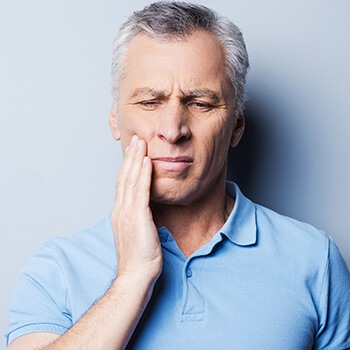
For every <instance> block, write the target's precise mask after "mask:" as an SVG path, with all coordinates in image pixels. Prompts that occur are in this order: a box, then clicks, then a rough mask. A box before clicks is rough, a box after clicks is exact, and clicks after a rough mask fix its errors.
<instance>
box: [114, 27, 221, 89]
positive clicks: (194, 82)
mask: <svg viewBox="0 0 350 350" xmlns="http://www.w3.org/2000/svg"><path fill="white" fill-rule="evenodd" d="M123 68H124V69H123V77H122V79H121V82H120V85H121V86H120V87H121V88H123V87H124V88H130V85H133V87H134V88H141V87H151V88H155V89H165V88H169V89H172V87H173V86H174V85H179V86H180V87H181V88H182V89H183V90H186V89H191V90H193V89H195V88H203V87H207V88H210V89H212V88H213V87H214V86H215V85H217V87H218V86H220V85H222V83H223V81H224V80H226V76H225V52H224V49H223V47H222V45H221V43H220V42H219V40H218V39H217V38H216V37H215V36H213V35H212V34H210V33H208V32H206V31H204V30H196V31H194V32H193V33H192V34H190V35H188V36H186V37H185V38H181V39H179V38H176V39H161V40H160V39H155V38H153V37H150V36H148V35H146V34H139V35H137V36H136V37H135V38H134V39H133V40H132V41H131V42H130V43H129V46H128V49H127V52H126V56H125V61H124V67H123Z"/></svg>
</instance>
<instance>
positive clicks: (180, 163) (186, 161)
mask: <svg viewBox="0 0 350 350" xmlns="http://www.w3.org/2000/svg"><path fill="white" fill-rule="evenodd" d="M152 164H153V165H154V166H155V167H156V168H161V169H163V170H167V171H183V170H185V169H187V168H188V167H190V166H191V165H192V164H193V159H192V158H191V157H185V156H181V157H155V158H152Z"/></svg>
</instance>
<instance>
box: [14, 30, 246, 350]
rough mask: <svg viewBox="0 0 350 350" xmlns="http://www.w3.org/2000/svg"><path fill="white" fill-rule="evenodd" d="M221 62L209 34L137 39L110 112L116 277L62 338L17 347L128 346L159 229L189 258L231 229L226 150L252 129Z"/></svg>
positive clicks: (40, 338) (34, 339) (31, 339)
mask: <svg viewBox="0 0 350 350" xmlns="http://www.w3.org/2000/svg"><path fill="white" fill-rule="evenodd" d="M223 62H224V52H223V49H222V47H221V45H220V43H219V42H218V41H217V39H215V38H214V37H213V36H211V35H210V34H208V33H207V32H204V31H196V32H194V33H193V34H192V35H190V36H189V37H187V38H186V40H177V41H163V42H160V41H157V40H154V39H152V38H150V37H147V36H145V35H138V36H137V37H136V38H134V39H133V40H132V41H131V43H130V45H129V48H128V51H127V57H126V61H125V74H124V77H123V79H122V81H121V82H120V100H119V104H118V108H117V107H116V106H115V105H113V106H112V108H111V113H110V116H109V123H110V128H111V131H112V134H113V136H114V138H115V139H116V140H121V144H122V149H123V154H124V162H123V165H122V168H121V170H120V173H119V174H118V178H117V189H116V201H115V208H114V210H113V213H112V219H111V220H112V226H113V230H114V235H115V246H116V251H117V257H118V273H117V276H116V279H115V281H114V283H113V284H112V286H111V288H110V289H109V290H108V291H107V292H106V294H105V295H104V296H103V297H102V298H101V299H100V300H99V301H98V302H97V303H95V304H94V305H93V306H92V307H91V308H90V309H89V310H88V311H87V312H86V314H85V315H84V316H83V317H82V318H81V319H80V320H79V321H78V322H77V323H76V324H75V325H74V326H73V327H72V328H71V329H70V330H68V331H67V332H66V333H65V334H64V335H62V336H58V335H55V334H52V333H32V334H28V335H25V336H22V337H20V338H18V339H16V340H15V341H13V342H12V344H11V345H10V347H9V349H10V350H21V349H30V348H33V349H34V348H35V349H107V350H108V349H124V348H125V347H126V345H127V343H128V341H129V339H130V337H131V336H132V333H133V331H134V329H135V327H136V325H137V323H138V321H139V319H140V317H141V315H142V313H143V311H144V309H145V308H146V306H147V303H148V301H149V299H150V297H151V295H152V292H153V288H154V285H155V282H156V281H157V279H158V277H159V275H160V274H161V270H162V251H161V245H160V242H159V239H158V232H157V227H159V226H163V225H165V226H166V227H167V228H168V229H169V230H170V231H171V233H172V234H173V236H174V238H175V240H176V241H177V244H178V246H179V248H180V249H181V250H182V252H183V254H184V255H185V256H186V257H188V256H189V255H191V254H192V253H193V252H194V251H195V250H197V249H198V248H199V247H201V246H202V245H203V244H205V243H206V242H207V241H208V240H209V239H210V238H211V237H212V236H213V235H214V234H215V233H216V232H217V230H218V229H219V228H220V227H221V226H222V225H223V223H224V222H225V220H226V219H227V216H228V215H229V213H230V211H231V210H232V208H233V205H234V203H233V199H232V198H230V197H228V196H226V195H225V177H226V156H227V151H228V148H229V147H230V146H231V147H235V146H236V145H237V144H238V142H239V140H240V138H241V136H242V133H243V129H244V119H243V117H242V116H241V115H235V113H234V111H235V104H234V98H233V95H232V91H231V88H230V86H229V84H228V83H227V81H226V77H225V73H224V65H223ZM184 227H186V229H187V230H186V231H184ZM188 232H193V233H191V234H188ZM106 320H108V322H106ZM115 325H118V327H116V326H115Z"/></svg>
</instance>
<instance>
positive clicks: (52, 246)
mask: <svg viewBox="0 0 350 350" xmlns="http://www.w3.org/2000/svg"><path fill="white" fill-rule="evenodd" d="M45 252H46V253H48V254H50V255H51V256H53V257H56V258H59V260H60V261H65V260H72V259H73V260H74V259H81V258H84V257H90V258H97V257H98V256H100V255H103V256H104V258H107V256H108V257H110V258H112V257H113V256H114V254H115V249H114V240H113V230H112V226H111V222H110V215H108V216H107V217H105V218H103V219H102V220H100V221H99V222H97V223H96V224H95V225H93V226H91V227H89V228H85V229H82V230H80V231H78V232H76V233H74V234H72V235H70V236H68V237H63V236H57V237H53V238H51V239H49V240H48V241H46V242H45V243H44V244H43V246H42V248H41V250H40V251H39V252H38V253H37V254H39V255H40V254H42V253H45ZM106 255H107V256H106Z"/></svg>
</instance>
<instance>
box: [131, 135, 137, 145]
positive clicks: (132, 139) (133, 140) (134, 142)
mask: <svg viewBox="0 0 350 350" xmlns="http://www.w3.org/2000/svg"><path fill="white" fill-rule="evenodd" d="M136 140H137V136H136V135H134V136H133V137H132V138H131V145H135V144H136Z"/></svg>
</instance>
